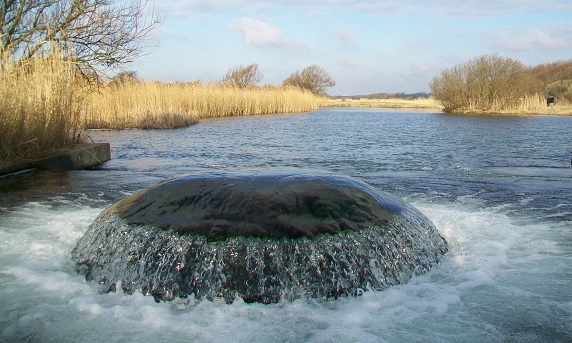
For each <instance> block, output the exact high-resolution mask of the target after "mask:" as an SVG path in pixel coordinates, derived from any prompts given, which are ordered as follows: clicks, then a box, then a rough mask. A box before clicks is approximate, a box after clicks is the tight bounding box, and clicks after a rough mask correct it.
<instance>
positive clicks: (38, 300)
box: [0, 199, 572, 342]
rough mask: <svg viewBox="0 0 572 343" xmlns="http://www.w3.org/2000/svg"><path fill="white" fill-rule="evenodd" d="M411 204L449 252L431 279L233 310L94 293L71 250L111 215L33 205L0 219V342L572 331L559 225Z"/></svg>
mask: <svg viewBox="0 0 572 343" xmlns="http://www.w3.org/2000/svg"><path fill="white" fill-rule="evenodd" d="M414 205H415V206H416V207H418V208H419V209H420V210H421V211H422V212H424V213H425V214H426V215H427V216H428V217H429V218H430V219H431V220H432V221H433V222H434V223H435V224H436V226H437V228H438V229H439V231H440V232H441V233H442V234H443V235H444V237H445V238H446V239H447V241H448V242H449V246H450V252H449V253H448V254H447V255H446V256H445V258H444V260H443V261H442V262H441V263H440V264H439V265H438V266H437V267H436V268H434V269H433V270H431V271H430V272H429V273H427V274H424V275H421V276H417V277H415V278H413V279H412V280H411V281H410V282H409V283H407V284H405V285H399V286H396V287H392V288H390V289H388V290H386V291H383V292H365V293H364V294H363V296H361V297H356V298H347V299H339V300H338V301H332V302H326V303H321V302H317V301H313V300H299V301H295V302H293V303H281V304H273V305H261V304H246V303H244V302H242V301H236V302H235V303H233V304H232V305H227V304H225V303H224V302H222V301H216V302H208V301H202V302H195V301H191V300H189V299H187V300H185V299H179V300H176V301H174V302H173V303H160V304H158V303H155V301H154V300H153V298H152V297H146V296H143V295H141V294H139V293H136V294H133V295H126V294H123V293H122V292H117V293H109V294H99V293H97V291H96V289H97V287H96V286H95V285H93V284H91V283H89V282H85V280H84V279H83V278H82V277H80V276H78V275H77V274H76V273H75V272H74V271H73V264H72V262H71V259H70V252H71V250H72V249H73V247H74V245H75V242H76V241H77V240H78V239H79V238H80V237H81V236H82V234H83V232H85V230H86V228H87V226H88V225H89V224H90V223H91V221H92V220H93V219H95V217H96V216H97V215H98V214H99V212H100V211H101V210H102V208H95V209H94V208H89V207H79V208H78V207H77V206H75V205H71V204H70V205H69V207H65V206H64V207H63V208H62V207H59V208H54V207H52V206H50V205H46V204H39V203H30V204H27V205H25V206H22V207H20V208H17V209H13V210H11V211H10V212H8V213H7V214H4V215H3V216H2V217H1V218H0V299H2V300H1V307H0V311H1V313H0V340H1V341H22V340H29V341H52V342H53V341H70V340H73V341H83V342H98V341H170V342H174V341H200V342H270V341H272V342H292V341H296V342H298V341H306V342H333V341H359V342H396V341H407V342H421V341H422V342H458V341H471V342H495V341H497V342H498V341H503V340H506V339H507V338H511V337H528V338H530V337H532V338H535V337H538V336H537V333H536V332H535V331H534V330H533V331H531V332H528V333H519V331H518V330H521V329H522V327H523V326H519V325H525V327H532V328H534V327H535V325H537V326H538V325H542V324H543V323H552V324H551V325H552V328H553V331H554V332H553V333H548V335H550V334H553V335H554V337H557V336H558V335H559V334H560V333H561V332H565V330H566V329H568V330H569V329H570V327H569V325H570V323H569V322H567V321H566V318H570V315H571V314H572V301H570V299H572V297H570V295H572V294H571V291H570V287H569V279H568V277H567V276H566V273H568V274H567V275H568V276H569V272H570V267H569V266H570V262H571V259H572V257H571V256H572V254H571V251H570V250H571V249H570V247H569V245H566V244H563V240H565V239H566V237H569V236H562V235H561V232H559V231H558V230H562V229H563V227H562V225H557V224H551V223H531V224H515V221H514V220H513V219H512V218H511V217H509V216H508V215H506V214H505V213H504V212H503V211H506V210H503V209H499V208H485V207H483V206H482V204H475V203H473V202H471V201H470V199H464V201H462V202H461V201H459V202H457V203H453V204H442V205H436V204H432V203H430V202H428V201H427V202H423V201H417V202H415V203H414ZM473 205H476V206H473ZM546 277H552V280H551V281H550V282H549V284H550V285H551V287H553V289H550V290H548V289H546V287H543V286H544V285H546V284H547V283H546V280H545V278H546ZM565 297H567V298H565ZM566 299H567V300H566ZM526 325H528V326H526ZM566 325H568V327H566ZM519 327H520V329H519ZM554 328H559V329H554ZM558 330H560V331H558ZM511 335H512V336H511ZM519 335H520V336H519Z"/></svg>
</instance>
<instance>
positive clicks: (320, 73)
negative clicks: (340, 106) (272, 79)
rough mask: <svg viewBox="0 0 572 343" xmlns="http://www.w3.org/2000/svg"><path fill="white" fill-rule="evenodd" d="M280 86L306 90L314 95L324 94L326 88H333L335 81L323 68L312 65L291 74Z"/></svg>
mask: <svg viewBox="0 0 572 343" xmlns="http://www.w3.org/2000/svg"><path fill="white" fill-rule="evenodd" d="M282 84H283V85H285V86H295V87H298V88H302V89H307V90H309V91H311V92H312V93H314V94H326V88H328V87H333V86H335V85H336V81H334V80H333V79H332V78H331V77H330V75H329V74H328V73H327V72H326V70H325V69H324V68H322V67H320V66H317V65H315V64H314V65H311V66H309V67H306V68H304V69H302V71H296V72H294V73H292V74H291V75H290V76H289V77H288V78H287V79H286V80H284V82H282Z"/></svg>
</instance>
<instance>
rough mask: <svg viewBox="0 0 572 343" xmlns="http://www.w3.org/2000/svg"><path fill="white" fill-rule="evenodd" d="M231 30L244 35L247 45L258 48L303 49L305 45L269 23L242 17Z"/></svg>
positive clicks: (234, 22)
mask: <svg viewBox="0 0 572 343" xmlns="http://www.w3.org/2000/svg"><path fill="white" fill-rule="evenodd" d="M229 27H230V29H232V30H235V31H240V32H242V33H243V34H244V38H245V40H246V43H248V44H252V45H258V46H264V45H275V46H281V47H287V48H303V47H304V45H303V44H301V43H299V42H296V41H295V40H292V39H290V38H288V37H286V36H285V35H284V34H283V33H282V32H280V30H279V29H278V28H277V27H275V26H273V25H270V24H268V23H267V22H264V21H261V20H258V19H253V18H249V17H242V18H240V19H238V20H235V21H233V22H232V23H231V24H230V26H229Z"/></svg>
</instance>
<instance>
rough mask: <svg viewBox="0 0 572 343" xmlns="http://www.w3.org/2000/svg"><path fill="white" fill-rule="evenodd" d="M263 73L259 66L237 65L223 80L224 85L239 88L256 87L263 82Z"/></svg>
mask: <svg viewBox="0 0 572 343" xmlns="http://www.w3.org/2000/svg"><path fill="white" fill-rule="evenodd" d="M262 78H263V76H262V73H261V72H260V71H259V70H258V64H256V63H253V64H249V65H247V66H246V67H244V66H242V65H237V66H235V67H233V68H230V69H229V70H228V71H227V72H226V75H225V76H224V77H223V79H222V83H223V84H232V85H234V86H237V87H239V88H246V87H252V86H256V85H257V84H258V83H259V82H260V81H262Z"/></svg>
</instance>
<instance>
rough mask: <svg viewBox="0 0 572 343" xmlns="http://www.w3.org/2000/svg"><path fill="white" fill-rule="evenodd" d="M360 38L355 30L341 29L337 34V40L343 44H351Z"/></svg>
mask: <svg viewBox="0 0 572 343" xmlns="http://www.w3.org/2000/svg"><path fill="white" fill-rule="evenodd" d="M357 36H358V31H357V30H355V29H340V30H338V31H337V32H336V37H337V39H338V40H339V41H340V42H342V43H349V42H351V41H353V40H354V39H355V38H356V37H357Z"/></svg>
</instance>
